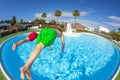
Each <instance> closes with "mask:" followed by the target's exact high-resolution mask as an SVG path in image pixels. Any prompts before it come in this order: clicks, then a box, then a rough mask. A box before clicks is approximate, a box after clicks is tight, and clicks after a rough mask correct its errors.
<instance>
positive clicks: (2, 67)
mask: <svg viewBox="0 0 120 80" xmlns="http://www.w3.org/2000/svg"><path fill="white" fill-rule="evenodd" d="M25 34H29V33H25ZM25 34H19V35H15V36H12V37H10V38H8V39H6V40H4V41H3V42H2V43H1V44H0V50H1V49H2V46H3V45H4V44H5V43H6V42H7V41H8V40H10V39H12V38H15V37H17V36H20V35H25ZM1 55H2V53H1V51H0V69H1V71H2V73H3V75H4V76H5V78H6V79H7V80H12V79H13V78H12V77H11V76H10V75H9V73H7V71H6V69H5V68H4V65H2V58H1V57H2V56H1Z"/></svg>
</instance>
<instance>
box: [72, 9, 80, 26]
mask: <svg viewBox="0 0 120 80" xmlns="http://www.w3.org/2000/svg"><path fill="white" fill-rule="evenodd" d="M79 15H80V13H79V11H78V10H74V11H73V16H74V17H75V26H76V17H77V16H79Z"/></svg>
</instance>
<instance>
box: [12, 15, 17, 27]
mask: <svg viewBox="0 0 120 80" xmlns="http://www.w3.org/2000/svg"><path fill="white" fill-rule="evenodd" d="M16 22H17V20H16V17H15V16H13V17H12V20H11V25H12V26H14V25H15V24H16Z"/></svg>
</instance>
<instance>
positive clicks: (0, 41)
mask: <svg viewBox="0 0 120 80" xmlns="http://www.w3.org/2000/svg"><path fill="white" fill-rule="evenodd" d="M32 31H39V30H28V31H23V32H18V33H14V34H10V35H7V36H5V37H2V38H0V44H1V43H2V42H3V41H4V40H6V39H8V38H9V37H12V36H15V35H18V34H24V33H28V32H32ZM118 47H119V48H120V45H118ZM0 80H6V79H5V77H4V75H3V74H2V72H1V70H0ZM115 80H120V72H119V74H118V75H117V77H116V79H115Z"/></svg>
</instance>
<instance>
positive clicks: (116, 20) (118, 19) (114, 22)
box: [106, 16, 120, 28]
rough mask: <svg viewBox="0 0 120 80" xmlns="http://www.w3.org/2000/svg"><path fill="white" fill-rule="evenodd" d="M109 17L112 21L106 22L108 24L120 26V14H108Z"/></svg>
mask: <svg viewBox="0 0 120 80" xmlns="http://www.w3.org/2000/svg"><path fill="white" fill-rule="evenodd" d="M108 18H109V19H111V20H112V21H111V22H106V24H108V25H110V26H115V27H117V28H118V27H120V17H118V16H108Z"/></svg>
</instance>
